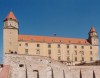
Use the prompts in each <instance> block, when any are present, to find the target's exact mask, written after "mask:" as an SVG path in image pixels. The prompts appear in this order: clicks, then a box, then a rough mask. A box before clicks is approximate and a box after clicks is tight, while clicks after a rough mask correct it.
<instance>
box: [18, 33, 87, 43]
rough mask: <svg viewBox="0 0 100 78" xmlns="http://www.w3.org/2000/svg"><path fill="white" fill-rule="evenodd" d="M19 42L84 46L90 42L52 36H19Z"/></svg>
mask: <svg viewBox="0 0 100 78" xmlns="http://www.w3.org/2000/svg"><path fill="white" fill-rule="evenodd" d="M18 40H19V41H35V42H47V43H64V44H83V45H86V44H89V42H88V41H87V40H86V39H78V38H62V37H50V36H31V35H19V36H18Z"/></svg>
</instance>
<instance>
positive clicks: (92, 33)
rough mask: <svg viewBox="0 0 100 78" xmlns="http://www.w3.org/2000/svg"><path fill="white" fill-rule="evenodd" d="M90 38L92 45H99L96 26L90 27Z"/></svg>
mask: <svg viewBox="0 0 100 78" xmlns="http://www.w3.org/2000/svg"><path fill="white" fill-rule="evenodd" d="M88 40H89V42H90V43H91V44H92V45H99V42H98V35H97V32H96V30H95V28H94V27H92V28H91V29H90V32H89V38H88Z"/></svg>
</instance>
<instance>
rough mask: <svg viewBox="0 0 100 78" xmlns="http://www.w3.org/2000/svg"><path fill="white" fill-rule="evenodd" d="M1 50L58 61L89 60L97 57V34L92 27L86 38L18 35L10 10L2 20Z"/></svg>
mask: <svg viewBox="0 0 100 78" xmlns="http://www.w3.org/2000/svg"><path fill="white" fill-rule="evenodd" d="M3 31H4V34H3V37H4V38H3V40H4V41H3V43H4V46H3V52H4V54H6V53H10V54H12V53H15V54H25V55H35V56H45V57H49V58H52V59H54V60H58V61H66V62H74V63H75V62H76V63H77V62H80V61H85V62H90V61H95V60H97V58H98V35H97V32H96V30H95V28H94V27H92V28H91V29H90V31H89V33H88V34H89V37H88V39H78V38H62V37H56V36H53V37H50V36H34V35H33V36H32V35H20V34H19V33H18V20H17V19H16V17H15V16H14V14H13V12H10V13H9V14H8V16H7V17H6V18H5V20H4V29H3Z"/></svg>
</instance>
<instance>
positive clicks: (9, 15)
mask: <svg viewBox="0 0 100 78" xmlns="http://www.w3.org/2000/svg"><path fill="white" fill-rule="evenodd" d="M8 19H13V20H16V21H17V19H16V17H15V15H14V13H13V12H12V11H10V13H9V14H8V15H7V17H6V18H5V20H8ZM5 20H4V21H5Z"/></svg>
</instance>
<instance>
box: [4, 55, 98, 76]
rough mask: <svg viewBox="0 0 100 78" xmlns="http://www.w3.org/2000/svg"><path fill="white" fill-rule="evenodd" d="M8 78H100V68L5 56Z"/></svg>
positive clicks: (27, 57) (44, 58)
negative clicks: (8, 67) (8, 66)
mask: <svg viewBox="0 0 100 78" xmlns="http://www.w3.org/2000/svg"><path fill="white" fill-rule="evenodd" d="M4 58H5V59H4V64H5V65H10V70H9V78H100V72H99V71H100V66H67V65H65V64H63V63H61V62H58V61H55V60H52V59H50V58H47V57H40V56H28V55H27V56H26V55H16V54H5V56H4Z"/></svg>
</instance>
